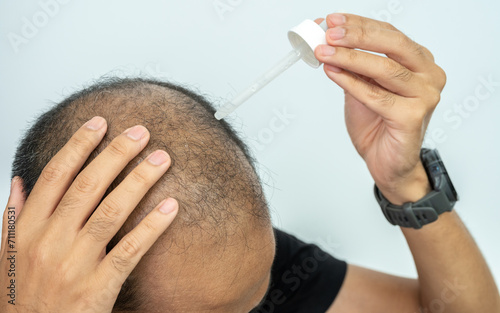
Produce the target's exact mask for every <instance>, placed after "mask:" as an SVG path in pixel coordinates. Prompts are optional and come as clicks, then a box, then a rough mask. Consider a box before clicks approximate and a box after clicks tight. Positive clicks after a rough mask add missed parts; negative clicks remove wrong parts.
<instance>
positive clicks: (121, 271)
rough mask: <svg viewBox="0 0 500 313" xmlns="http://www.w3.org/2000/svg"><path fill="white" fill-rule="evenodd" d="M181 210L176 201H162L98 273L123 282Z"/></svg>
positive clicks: (123, 239)
mask: <svg viewBox="0 0 500 313" xmlns="http://www.w3.org/2000/svg"><path fill="white" fill-rule="evenodd" d="M177 212H178V204H177V201H176V200H174V199H172V198H169V199H166V200H164V201H163V202H162V203H160V204H159V205H158V206H157V207H156V208H155V209H154V210H153V211H151V212H150V213H149V214H148V215H147V216H146V217H145V218H144V220H142V221H141V223H139V225H137V227H135V228H134V229H133V230H132V231H131V232H130V233H128V234H127V235H126V236H125V237H123V238H122V240H120V242H119V243H118V244H117V245H116V246H115V247H114V248H113V250H111V251H110V252H109V253H108V255H106V257H105V258H104V260H103V261H102V262H101V264H100V265H99V267H98V271H97V274H98V275H99V276H101V277H106V278H107V279H108V280H109V281H118V282H119V285H120V286H121V284H123V282H124V281H125V279H126V278H127V277H128V275H129V274H130V273H131V272H132V270H133V269H134V268H135V266H136V265H137V264H138V263H139V261H140V260H141V258H142V256H143V255H144V254H145V253H146V252H147V251H148V250H149V248H151V246H152V245H153V244H154V242H155V241H156V240H157V239H158V238H159V237H160V235H161V234H163V232H164V231H165V230H166V229H167V228H168V226H170V224H171V223H172V221H173V220H174V218H175V216H176V215H177Z"/></svg>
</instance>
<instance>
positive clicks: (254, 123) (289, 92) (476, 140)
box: [0, 0, 500, 281]
mask: <svg viewBox="0 0 500 313" xmlns="http://www.w3.org/2000/svg"><path fill="white" fill-rule="evenodd" d="M61 2H62V1H61ZM66 2H67V3H65V4H62V3H61V4H59V3H57V2H54V0H52V1H49V0H44V1H41V2H38V1H2V2H0V104H1V109H2V113H1V114H0V119H1V130H2V131H1V142H0V143H1V152H0V199H2V201H3V202H4V203H6V201H7V198H8V194H9V186H10V170H11V163H12V159H13V155H14V152H15V148H16V145H17V144H18V142H19V139H20V136H21V134H22V133H23V130H24V129H26V128H27V127H28V126H29V121H33V119H34V118H35V117H37V116H38V115H39V114H40V113H41V112H43V111H45V110H46V109H48V108H49V107H50V106H51V105H52V103H54V102H58V101H60V100H61V99H63V97H65V96H67V95H69V94H70V93H72V92H73V91H76V90H78V89H80V88H81V87H82V86H85V85H88V84H91V83H92V81H93V80H94V79H96V78H99V77H101V76H103V75H120V76H125V75H139V74H143V75H147V76H153V77H157V78H162V79H169V80H172V81H174V82H178V83H182V84H186V85H190V86H193V87H194V88H195V90H198V91H200V92H201V93H203V94H205V95H206V96H208V97H209V99H210V100H212V101H213V102H215V103H216V104H217V105H220V104H222V103H223V102H224V101H225V100H227V99H230V98H231V95H234V93H235V92H236V91H239V90H241V89H242V88H244V87H246V85H247V84H248V83H250V82H251V81H252V80H253V79H254V78H256V77H257V76H259V75H260V74H262V73H263V72H264V71H265V70H266V69H267V68H268V67H270V66H271V65H272V64H274V63H275V62H276V61H278V60H279V59H281V58H282V57H283V56H284V55H285V54H286V53H287V52H288V51H289V50H290V45H289V43H288V40H287V37H286V33H287V31H288V29H289V28H291V27H293V26H295V25H296V24H298V23H300V22H301V21H302V20H304V19H306V18H312V19H314V18H316V17H324V16H326V15H327V14H328V13H332V12H334V11H339V10H342V11H346V12H352V13H355V14H360V15H364V16H368V17H371V18H376V19H382V20H385V21H390V22H391V23H392V24H394V25H395V26H396V27H398V28H399V29H401V30H402V31H404V32H405V33H406V34H408V35H409V36H410V37H411V38H412V39H414V40H415V41H417V42H419V43H421V44H422V45H424V46H426V47H428V48H429V49H430V50H431V51H432V52H433V53H434V55H435V57H436V62H437V63H438V64H439V65H440V66H441V67H443V68H444V69H445V71H446V72H447V74H448V84H447V87H446V88H445V91H444V92H443V95H442V101H441V104H440V105H439V107H438V109H437V110H436V112H435V114H434V118H433V120H432V123H431V125H430V131H431V132H435V133H431V134H429V135H428V140H427V144H428V145H430V146H434V145H436V146H437V147H438V148H439V149H440V152H441V155H442V157H443V159H444V161H445V164H446V165H447V168H448V170H449V172H450V173H451V177H452V179H453V181H454V183H455V186H456V188H457V190H458V191H459V193H460V196H461V201H460V202H459V203H458V205H457V206H456V210H457V211H458V212H459V214H460V215H461V216H462V218H463V219H464V221H465V223H466V224H467V226H468V227H469V229H470V231H471V232H472V234H473V236H474V238H475V239H476V241H477V243H478V244H479V246H480V248H481V249H482V251H483V253H484V255H485V257H486V259H487V261H488V263H489V265H490V266H491V268H492V270H493V272H494V275H495V277H496V279H497V281H499V280H500V279H499V278H500V250H499V249H498V246H499V245H498V242H499V239H500V227H499V221H500V209H499V206H498V201H499V200H498V199H499V189H500V165H499V163H498V161H499V160H500V148H499V135H500V123H498V116H499V115H500V107H499V105H498V102H499V100H500V87H499V86H495V87H491V90H490V92H489V94H488V95H486V96H485V95H480V98H481V99H478V98H477V95H476V92H475V91H476V89H477V88H482V89H481V90H482V91H483V92H484V91H485V90H487V89H485V88H484V87H480V86H482V83H481V78H483V79H486V80H487V79H488V77H490V79H492V80H494V81H496V82H498V81H500V67H499V65H500V63H499V61H498V55H499V52H500V40H499V38H500V19H499V18H498V12H499V11H500V2H498V1H493V0H489V1H488V0H476V1H473V2H469V1H467V2H459V1H449V0H448V1H416V0H400V1H387V0H377V1H373V0H371V1H368V0H363V1H361V0H358V1H353V0H349V1H345V0H337V1H325V0H308V1H290V0H275V1H269V0H253V1H249V0H220V1H219V0H217V1H214V0H196V1H195V0H188V1H123V0H121V1H118V0H114V1H96V0H92V1H71V0H70V1H66ZM41 3H52V6H49V11H52V13H51V15H52V16H49V17H48V18H47V19H45V20H44V17H47V15H46V13H44V8H43V7H44V5H42V4H41ZM54 3H56V6H54V5H53V4H54ZM463 3H466V4H463ZM26 19H27V20H29V21H32V22H33V20H35V22H36V23H38V26H35V27H36V30H37V31H36V33H31V34H29V33H28V34H24V35H23V33H22V31H23V27H24V28H25V27H26V26H25V25H26ZM32 31H33V30H32ZM25 35H27V36H25ZM15 36H24V38H25V40H24V42H23V43H19V42H18V43H17V44H16V43H15V42H16V40H14V39H13V38H14V37H15ZM28 37H29V38H28ZM16 38H17V40H19V37H16ZM497 85H498V83H497ZM464 105H465V106H464ZM457 106H461V107H462V109H461V110H462V111H464V112H462V115H459V113H458V111H454V110H456V107H457ZM276 110H277V111H280V112H283V111H286V112H287V114H290V115H293V116H294V117H293V118H289V119H288V121H287V122H288V124H287V125H285V127H281V128H280V129H277V128H276V127H272V125H273V121H274V120H275V118H276V117H277V113H276ZM230 121H231V123H232V124H233V125H234V126H235V127H236V129H237V130H239V131H240V132H241V133H242V134H243V137H244V138H245V139H246V141H247V142H248V143H249V144H250V146H251V147H252V149H253V151H254V153H255V156H256V157H257V159H258V161H259V168H260V170H261V173H262V178H263V180H264V182H265V184H266V192H267V194H268V198H269V200H270V203H271V209H272V212H273V219H274V223H275V225H277V226H279V227H281V228H283V229H285V230H287V231H289V232H292V233H294V234H296V235H297V236H299V237H300V238H302V239H304V240H306V241H310V242H316V243H318V244H320V245H321V246H322V247H323V248H324V249H326V250H328V251H329V252H331V253H333V254H334V255H336V256H337V257H339V258H342V259H345V260H347V261H348V262H351V263H356V264H360V265H363V266H367V267H370V268H373V269H377V270H382V271H386V272H389V273H392V274H397V275H405V276H410V277H416V271H415V269H414V265H413V262H412V259H411V254H410V252H409V250H408V248H407V246H406V243H405V241H404V237H403V236H402V234H401V232H400V231H399V229H398V228H397V227H393V226H391V225H389V224H388V223H387V221H386V220H385V219H384V217H383V215H382V213H381V212H380V209H379V207H378V205H377V204H376V202H375V200H374V198H373V194H372V184H373V182H372V179H371V177H370V175H369V173H368V171H367V169H366V167H365V165H364V163H363V161H362V160H361V158H359V157H358V155H357V153H356V152H355V150H354V148H353V146H352V144H351V142H350V140H349V137H348V135H347V132H346V129H345V125H344V120H343V92H342V90H341V89H340V88H339V87H337V86H336V85H335V84H333V83H332V82H331V81H329V80H328V79H327V77H326V76H325V75H324V73H323V71H322V69H317V70H315V69H312V68H310V67H308V66H307V65H305V64H304V63H299V64H297V65H295V66H294V67H293V68H291V69H290V70H288V71H287V72H286V73H285V74H283V75H282V76H280V77H279V78H278V79H277V80H276V81H274V82H272V83H271V85H269V86H268V87H266V88H265V89H264V90H263V91H262V92H260V93H259V94H257V95H256V96H255V97H254V98H252V99H251V100H249V101H248V102H247V103H246V104H245V105H244V106H243V107H241V108H240V109H239V110H238V111H237V112H236V114H234V115H232V116H231V118H230ZM279 125H281V124H279ZM271 128H272V129H274V130H272V129H271ZM433 134H434V135H433ZM464 257H466V256H464Z"/></svg>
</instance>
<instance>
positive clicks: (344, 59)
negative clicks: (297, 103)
mask: <svg viewBox="0 0 500 313" xmlns="http://www.w3.org/2000/svg"><path fill="white" fill-rule="evenodd" d="M315 56H316V58H317V59H318V60H319V61H320V62H323V63H325V64H328V65H332V66H335V67H338V68H343V69H346V70H348V71H350V72H354V73H356V74H360V75H363V76H366V77H369V78H372V79H374V80H375V81H376V82H377V83H378V84H380V85H381V86H382V87H384V88H386V89H388V90H390V91H392V92H394V93H396V94H398V95H401V96H405V97H416V96H418V95H419V94H420V93H421V92H422V86H424V85H426V83H425V82H424V81H423V78H422V77H421V76H420V75H419V74H416V73H413V72H412V71H410V70H409V69H407V68H406V67H404V66H403V65H401V64H399V63H397V62H396V61H394V60H392V59H389V58H386V57H383V56H379V55H374V54H372V53H368V52H364V51H359V50H355V49H350V48H343V47H332V46H329V45H321V46H318V47H317V48H316V50H315Z"/></svg>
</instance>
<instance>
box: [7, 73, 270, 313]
mask: <svg viewBox="0 0 500 313" xmlns="http://www.w3.org/2000/svg"><path fill="white" fill-rule="evenodd" d="M213 113H214V109H213V108H212V106H211V105H210V103H208V102H207V101H206V100H205V99H204V98H203V97H201V96H199V95H197V94H195V93H193V92H191V91H189V90H187V89H184V88H181V87H179V86H176V85H172V84H169V83H164V82H158V81H153V80H144V79H113V80H107V81H105V82H100V83H97V84H95V85H93V86H91V87H89V88H86V89H84V90H82V91H80V92H78V93H75V94H74V95H72V96H70V97H69V98H67V99H66V100H64V101H63V102H61V103H60V104H58V105H56V106H54V107H53V108H52V109H50V110H49V111H48V112H46V113H45V114H43V115H42V116H41V117H39V118H38V120H37V121H36V122H35V123H34V124H33V126H32V127H31V128H30V129H29V131H28V132H27V134H26V136H25V138H24V139H23V141H22V142H21V144H20V146H19V148H18V151H17V153H16V157H15V161H14V166H13V176H20V177H21V178H22V179H23V181H24V184H25V192H26V194H27V195H29V193H30V192H31V189H32V188H33V186H34V184H35V182H36V180H37V179H38V176H39V175H40V173H41V171H42V169H43V167H44V166H45V165H46V164H47V163H48V161H49V160H50V159H51V158H52V157H53V156H54V155H55V154H56V153H57V151H58V150H59V149H60V148H61V147H62V146H63V145H64V144H65V143H66V142H67V141H68V140H69V138H70V137H71V135H72V134H73V133H74V132H75V131H76V130H77V129H78V128H79V127H80V126H81V125H82V124H83V123H84V122H85V121H87V120H89V119H90V118H92V117H93V116H96V115H98V116H102V117H104V118H105V119H106V120H107V122H108V132H107V134H106V136H105V137H104V139H103V142H102V143H101V144H100V145H99V146H98V147H97V149H96V151H94V153H93V154H92V155H91V157H90V159H89V162H90V161H91V160H92V159H93V158H95V156H96V155H97V154H98V153H99V152H100V151H102V150H103V149H104V148H105V147H106V146H107V145H108V144H109V142H110V141H111V140H112V139H113V138H114V137H116V136H118V135H119V134H120V133H122V132H123V131H124V130H125V129H127V128H129V127H132V126H134V125H137V124H140V125H143V126H145V127H146V128H147V129H148V130H149V131H150V133H151V136H150V141H149V144H148V145H147V146H146V148H145V149H144V150H143V151H142V152H141V153H140V154H139V155H138V156H137V157H136V158H135V159H134V160H133V161H132V162H131V163H130V164H129V166H127V168H125V169H124V171H123V172H122V173H121V174H120V175H119V176H118V177H117V179H116V180H115V181H114V182H113V184H112V185H111V187H110V189H109V190H108V192H109V191H111V190H112V189H113V188H114V187H116V186H117V185H118V184H119V183H120V182H121V181H122V180H123V178H124V177H125V176H126V175H127V174H128V173H129V172H130V171H131V170H132V169H133V168H134V167H135V166H137V165H138V164H139V163H140V162H141V161H142V160H143V159H145V157H146V156H147V155H148V154H150V153H151V152H153V151H155V150H157V149H163V150H166V151H167V152H168V153H169V154H170V157H171V159H172V165H171V167H170V169H169V171H168V172H167V173H166V174H165V175H164V176H163V177H162V178H161V179H160V180H159V181H158V183H157V184H156V185H155V186H154V187H153V188H152V189H151V190H150V191H149V192H148V194H147V195H146V196H145V197H144V199H143V200H142V201H141V203H140V204H139V205H138V207H137V208H136V209H135V210H134V211H133V212H132V214H131V215H130V217H129V218H128V220H127V221H126V222H125V224H124V225H123V227H122V228H121V229H120V231H119V232H118V233H117V235H116V236H115V238H113V240H112V241H111V242H110V244H109V245H108V251H109V250H110V249H112V247H113V246H114V245H115V244H116V243H117V242H118V241H119V240H120V239H121V238H122V237H123V236H124V235H125V234H126V233H128V232H129V231H130V230H131V229H133V228H134V227H135V226H136V225H137V224H138V223H139V222H140V220H141V219H142V218H143V217H145V216H146V215H147V213H149V212H150V211H151V210H152V209H153V208H154V207H155V206H156V204H158V203H159V202H160V201H161V200H162V199H164V198H166V197H173V198H175V199H177V201H178V202H179V213H178V216H177V218H176V219H175V220H174V222H173V223H172V225H171V226H170V227H169V229H168V230H167V231H166V232H165V233H164V234H163V236H162V237H161V238H160V239H159V240H158V241H157V243H156V244H155V245H154V246H153V247H152V248H151V250H150V251H149V252H148V254H146V255H145V256H144V257H143V259H142V260H141V262H140V263H139V265H138V266H137V268H136V269H135V270H134V272H132V274H131V275H130V277H129V279H128V280H127V281H126V283H125V284H124V287H123V288H122V292H121V293H120V296H119V299H118V301H117V303H116V305H115V308H116V309H119V310H142V311H156V310H158V311H160V312H165V311H169V312H170V311H171V312H190V311H191V312H203V311H206V312H240V311H241V312H245V311H246V312H248V311H249V310H250V309H251V308H252V307H253V306H255V305H256V304H257V303H258V302H259V301H260V299H261V298H262V296H263V295H264V293H265V291H266V288H267V284H268V279H269V270H270V267H271V263H272V259H273V256H274V238H273V234H272V228H271V224H270V219H269V212H268V209H267V205H266V201H265V198H264V196H263V193H262V188H261V185H260V183H259V179H258V177H257V175H256V173H255V169H254V167H253V164H252V159H251V157H250V155H249V153H248V151H247V148H246V146H245V145H244V144H243V142H242V141H241V140H240V139H239V138H238V137H237V135H236V134H235V132H234V131H233V130H232V128H231V127H230V126H229V125H228V124H227V123H226V122H224V121H217V120H216V119H215V118H214V117H213Z"/></svg>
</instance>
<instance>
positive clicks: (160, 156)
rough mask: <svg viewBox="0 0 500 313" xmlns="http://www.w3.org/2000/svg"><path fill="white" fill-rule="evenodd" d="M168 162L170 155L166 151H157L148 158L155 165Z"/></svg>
mask: <svg viewBox="0 0 500 313" xmlns="http://www.w3.org/2000/svg"><path fill="white" fill-rule="evenodd" d="M167 161H168V154H167V153H166V152H165V151H161V150H158V151H155V152H153V153H152V154H150V155H149V157H148V162H149V163H151V164H153V165H162V164H164V163H166V162H167Z"/></svg>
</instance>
